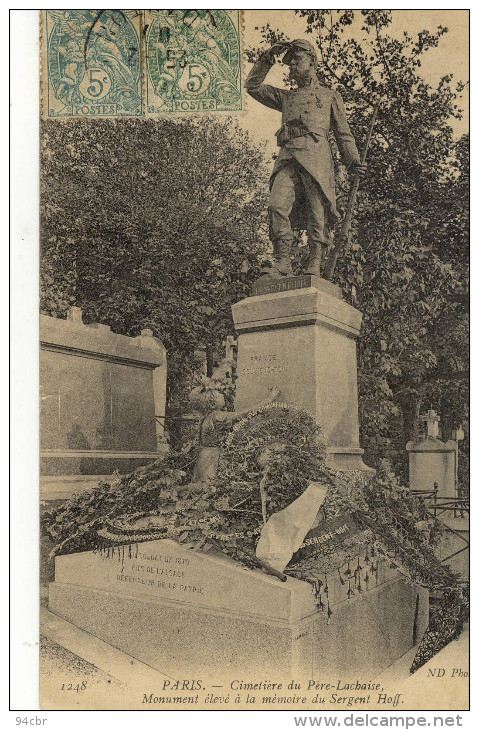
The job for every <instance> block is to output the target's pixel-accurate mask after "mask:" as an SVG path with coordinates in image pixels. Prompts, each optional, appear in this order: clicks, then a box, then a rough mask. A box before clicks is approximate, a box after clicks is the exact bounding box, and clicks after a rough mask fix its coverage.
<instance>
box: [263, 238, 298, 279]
mask: <svg viewBox="0 0 479 730" xmlns="http://www.w3.org/2000/svg"><path fill="white" fill-rule="evenodd" d="M273 256H274V261H273V265H272V266H271V268H270V269H268V270H267V271H268V274H269V275H270V276H272V277H274V278H275V279H279V278H280V277H281V276H293V269H292V268H291V258H290V256H291V241H288V240H287V239H285V238H280V239H278V240H277V241H275V242H274V243H273Z"/></svg>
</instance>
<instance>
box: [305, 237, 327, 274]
mask: <svg viewBox="0 0 479 730" xmlns="http://www.w3.org/2000/svg"><path fill="white" fill-rule="evenodd" d="M327 251H328V244H327V243H323V244H318V243H311V244H310V245H309V258H308V261H307V262H306V267H305V270H304V273H305V274H312V275H313V276H321V263H322V262H324V263H326V255H327Z"/></svg>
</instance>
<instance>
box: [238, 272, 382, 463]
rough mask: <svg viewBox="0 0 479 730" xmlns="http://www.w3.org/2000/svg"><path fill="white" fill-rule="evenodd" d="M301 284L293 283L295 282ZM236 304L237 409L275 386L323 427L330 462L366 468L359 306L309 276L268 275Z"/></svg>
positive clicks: (329, 284) (260, 399)
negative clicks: (270, 277) (360, 401)
mask: <svg viewBox="0 0 479 730" xmlns="http://www.w3.org/2000/svg"><path fill="white" fill-rule="evenodd" d="M298 287H299V288H298ZM253 291H254V292H266V293H257V294H256V295H255V296H252V297H248V298H247V299H243V300H242V301H240V302H238V303H237V304H234V305H233V307H232V310H233V319H234V324H235V328H236V331H237V333H238V364H237V374H238V380H237V383H236V400H235V404H236V409H237V410H242V409H244V408H248V407H249V406H251V407H253V406H254V405H256V404H257V403H258V402H261V401H263V400H265V399H266V398H267V396H268V388H271V387H276V388H279V390H280V391H281V395H280V400H281V401H284V402H286V403H290V404H294V405H299V406H301V407H303V408H304V409H306V410H307V411H309V412H310V413H311V414H312V415H313V416H314V417H315V419H316V420H317V422H318V423H319V424H320V425H321V426H322V427H323V429H324V434H325V437H326V439H327V442H328V446H329V452H330V458H331V465H332V466H334V467H336V468H338V469H344V470H349V469H363V470H364V469H366V470H367V469H369V467H366V466H365V465H364V463H363V461H362V454H363V450H362V449H361V448H360V444H359V423H358V390H357V372H356V370H357V363H356V338H357V337H358V335H359V330H360V327H361V319H362V315H361V313H360V312H359V311H358V310H357V309H355V308H354V307H351V306H350V305H349V304H347V303H346V302H344V301H342V299H341V292H340V289H339V288H338V287H336V286H334V285H333V284H331V282H328V281H324V280H323V279H319V278H317V277H314V276H301V277H291V278H285V279H280V280H269V282H268V280H267V281H266V282H265V283H264V284H263V285H262V286H261V285H259V286H258V285H257V286H256V289H253Z"/></svg>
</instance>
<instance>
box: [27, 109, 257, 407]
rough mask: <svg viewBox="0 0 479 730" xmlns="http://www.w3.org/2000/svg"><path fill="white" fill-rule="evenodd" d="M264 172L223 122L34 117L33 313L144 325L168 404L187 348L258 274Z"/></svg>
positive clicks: (121, 328)
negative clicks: (159, 348) (38, 145)
mask: <svg viewBox="0 0 479 730" xmlns="http://www.w3.org/2000/svg"><path fill="white" fill-rule="evenodd" d="M265 176H266V170H265V168H264V166H263V155H262V151H261V150H259V149H258V148H257V147H256V146H254V145H253V144H252V142H251V141H250V139H249V137H248V134H247V133H246V132H244V131H242V130H241V129H240V127H239V126H238V125H237V123H235V122H233V121H232V120H231V119H228V120H226V121H223V120H222V121H217V120H215V121H213V120H211V119H210V120H204V119H200V120H195V121H192V120H187V121H183V120H175V121H171V120H161V121H153V120H149V121H143V120H142V121H139V120H117V121H116V122H114V123H112V122H111V121H109V120H98V121H90V120H89V121H88V122H87V123H85V121H84V120H78V121H71V122H68V123H64V124H61V123H58V122H55V121H53V122H45V123H44V125H43V128H42V216H41V232H42V265H41V268H42V299H41V304H42V309H43V311H44V312H45V313H47V314H51V315H54V316H60V317H61V316H64V315H65V312H66V310H67V309H68V308H69V306H71V305H72V304H75V305H77V306H80V307H82V309H83V310H84V315H85V321H87V322H92V321H96V322H107V323H108V324H110V325H111V326H112V329H113V330H114V331H117V332H119V333H123V334H130V335H133V334H137V333H138V332H139V330H140V329H141V328H142V327H150V328H151V329H152V330H153V331H154V334H155V335H157V336H159V337H160V338H161V339H162V341H163V343H164V345H165V347H166V348H167V352H168V363H169V369H170V377H169V396H170V398H169V400H170V404H171V402H172V401H175V399H176V400H178V398H180V393H181V391H182V388H181V384H182V383H183V382H184V378H185V377H186V376H187V374H188V373H190V372H191V371H192V369H193V367H194V350H195V348H197V347H198V346H199V345H203V346H210V347H215V346H218V344H219V343H221V341H222V339H223V338H224V337H225V335H226V334H230V333H231V332H232V321H231V308H230V305H231V304H232V303H233V302H235V301H237V300H238V299H240V298H242V297H244V296H246V295H247V293H248V292H249V286H250V284H251V281H252V279H254V278H255V276H256V275H257V273H258V257H259V255H260V253H261V252H262V251H263V249H264V247H265V242H266V240H267V239H266V232H265V230H264V226H263V228H262V227H261V225H258V221H259V220H261V218H262V216H261V215H260V213H262V212H263V211H264V208H265V200H264V196H265V190H266V177H265ZM258 191H259V192H258Z"/></svg>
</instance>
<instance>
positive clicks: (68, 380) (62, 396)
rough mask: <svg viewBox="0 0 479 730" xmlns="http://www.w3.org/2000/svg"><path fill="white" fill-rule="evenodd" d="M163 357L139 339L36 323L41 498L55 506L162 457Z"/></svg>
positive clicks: (76, 315)
mask: <svg viewBox="0 0 479 730" xmlns="http://www.w3.org/2000/svg"><path fill="white" fill-rule="evenodd" d="M165 395H166V353H165V348H164V347H163V345H162V344H161V342H160V341H159V340H157V339H156V338H154V337H153V333H152V332H151V330H143V332H142V333H141V335H139V336H138V337H126V336H124V335H117V334H114V333H113V332H112V331H111V330H110V327H108V326H107V325H103V324H92V325H84V324H83V322H82V314H81V310H80V309H79V308H78V307H73V308H72V309H71V310H70V312H69V313H68V317H67V319H66V320H62V319H56V318H54V317H47V316H44V315H42V316H41V317H40V399H41V405H40V461H41V496H42V498H43V499H59V498H65V497H68V496H70V495H71V494H72V493H73V492H75V491H80V490H83V489H87V488H89V487H90V486H92V485H93V484H96V483H98V481H99V477H100V476H104V477H108V476H111V475H112V474H113V472H115V471H118V472H120V473H127V472H129V471H132V470H134V469H135V468H136V467H138V466H141V465H143V464H146V463H149V462H150V461H152V460H154V459H157V458H158V457H159V455H161V454H162V453H164V452H165V450H166V444H165V443H164V432H163V428H164V427H163V424H164V414H165Z"/></svg>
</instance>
